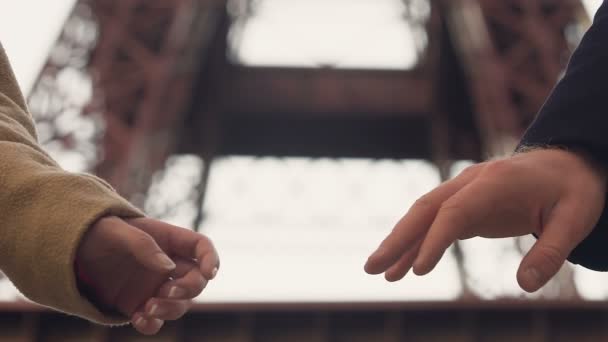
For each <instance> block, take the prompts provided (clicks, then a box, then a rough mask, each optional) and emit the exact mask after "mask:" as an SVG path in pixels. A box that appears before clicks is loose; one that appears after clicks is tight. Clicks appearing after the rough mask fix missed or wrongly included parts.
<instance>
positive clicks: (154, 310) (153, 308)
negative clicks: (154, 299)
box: [148, 304, 158, 316]
mask: <svg viewBox="0 0 608 342" xmlns="http://www.w3.org/2000/svg"><path fill="white" fill-rule="evenodd" d="M157 313H158V304H153V305H152V306H151V307H150V310H148V315H149V316H154V315H156V314H157Z"/></svg>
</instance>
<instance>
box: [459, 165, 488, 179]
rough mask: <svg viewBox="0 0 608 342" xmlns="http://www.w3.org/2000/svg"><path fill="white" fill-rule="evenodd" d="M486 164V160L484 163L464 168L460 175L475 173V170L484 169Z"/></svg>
mask: <svg viewBox="0 0 608 342" xmlns="http://www.w3.org/2000/svg"><path fill="white" fill-rule="evenodd" d="M485 165H486V163H485V162H484V163H478V164H474V165H470V166H467V167H466V168H464V170H462V172H461V173H460V175H462V176H465V175H469V174H471V173H475V172H477V171H479V170H480V169H482V168H483V167H484V166H485Z"/></svg>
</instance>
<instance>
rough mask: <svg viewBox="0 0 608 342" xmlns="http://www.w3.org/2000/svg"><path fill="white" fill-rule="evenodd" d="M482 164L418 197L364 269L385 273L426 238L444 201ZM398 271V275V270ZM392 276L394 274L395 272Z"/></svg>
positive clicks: (368, 271) (372, 272)
mask: <svg viewBox="0 0 608 342" xmlns="http://www.w3.org/2000/svg"><path fill="white" fill-rule="evenodd" d="M480 167H481V164H478V165H475V166H474V167H471V168H469V169H467V170H465V172H463V173H461V174H460V175H459V176H458V177H456V178H454V179H452V180H450V181H447V182H445V183H443V184H441V185H440V186H439V187H437V188H436V189H434V190H433V191H431V192H429V193H427V194H426V195H424V196H422V197H421V198H420V199H419V200H418V201H416V203H415V204H414V205H413V206H412V207H411V208H410V210H409V211H408V212H407V214H405V216H404V217H403V218H402V219H401V220H400V221H399V222H398V223H397V224H396V225H395V228H393V230H392V232H391V233H390V234H389V235H388V236H387V237H386V239H384V241H382V243H381V244H380V247H378V249H377V250H376V251H375V252H374V253H373V254H372V255H371V256H370V257H369V259H368V260H367V263H366V264H365V271H366V272H367V273H370V274H379V273H383V272H385V271H386V270H387V269H389V268H390V267H391V266H393V265H394V264H395V263H397V262H399V260H400V258H401V257H402V256H403V255H404V254H406V253H410V252H411V251H412V250H414V249H415V248H416V247H417V243H418V241H420V240H422V239H423V238H424V236H425V235H426V233H427V231H428V229H429V227H430V226H431V224H432V223H433V221H434V220H435V216H436V215H437V212H438V211H439V209H440V207H441V205H442V203H443V202H445V201H446V200H448V199H449V198H450V197H452V196H453V195H454V194H456V193H457V192H458V191H459V190H460V189H462V188H463V187H464V186H466V185H467V184H469V183H470V182H471V181H472V180H473V179H474V178H475V177H476V176H477V174H478V173H479V170H480ZM414 254H415V253H414ZM407 263H408V262H406V260H405V261H402V264H404V265H406V264H407ZM401 268H402V267H401ZM401 268H399V270H401ZM401 271H402V270H401ZM401 271H400V272H401ZM395 272H396V273H395V277H396V276H398V275H399V274H398V273H399V272H397V271H395ZM389 277H390V278H392V275H390V276H389Z"/></svg>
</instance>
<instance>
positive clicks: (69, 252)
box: [0, 47, 141, 323]
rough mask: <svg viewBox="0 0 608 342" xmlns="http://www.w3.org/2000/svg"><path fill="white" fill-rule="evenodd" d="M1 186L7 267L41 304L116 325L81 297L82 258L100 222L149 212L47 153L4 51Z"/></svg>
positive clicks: (1, 239) (0, 223)
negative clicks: (86, 237)
mask: <svg viewBox="0 0 608 342" xmlns="http://www.w3.org/2000/svg"><path fill="white" fill-rule="evenodd" d="M0 189H2V190H1V191H0V217H1V218H2V219H1V220H0V269H2V271H3V272H4V273H5V274H6V275H7V276H8V277H9V278H10V279H11V280H12V281H13V283H14V284H15V285H16V286H17V288H18V289H19V290H20V291H21V292H22V293H23V294H24V295H25V296H26V297H28V298H30V299H32V300H34V301H36V302H38V303H40V304H43V305H47V306H50V307H53V308H55V309H58V310H62V311H65V312H68V313H71V314H76V315H80V316H84V317H86V318H89V319H92V320H96V321H101V322H107V323H110V322H115V320H113V319H112V318H111V317H106V316H104V315H102V314H101V313H100V312H98V310H96V308H94V307H93V306H92V305H90V303H88V302H87V301H86V300H84V298H82V297H81V295H80V293H79V292H78V290H77V286H76V280H75V275H74V268H73V263H74V255H75V254H76V249H77V247H78V244H79V242H80V239H81V237H82V236H83V234H84V233H85V232H86V231H87V229H88V228H89V226H90V225H91V223H92V222H94V221H95V220H96V219H97V218H99V217H101V216H104V215H118V216H122V217H135V216H140V215H141V213H140V212H139V211H138V210H137V209H136V208H134V207H132V206H131V205H130V204H129V203H128V202H127V201H125V200H124V199H122V198H121V197H120V196H118V195H117V194H116V193H115V192H114V191H113V190H112V189H111V188H110V187H109V186H108V185H107V184H105V183H104V182H102V181H101V180H99V179H97V178H96V177H94V176H91V175H84V174H73V173H69V172H66V171H64V170H62V169H61V168H60V167H59V166H58V165H57V163H55V162H54V161H53V160H52V159H51V158H50V157H49V156H48V155H47V154H46V153H45V152H44V151H43V150H42V148H41V147H40V146H39V145H38V143H37V138H36V132H35V129H34V124H33V121H32V119H31V116H30V115H29V113H28V112H27V108H26V106H25V102H24V100H23V97H22V96H21V93H20V92H19V88H18V87H17V83H16V81H15V78H14V76H13V74H12V71H11V69H10V66H9V65H8V61H7V59H6V56H5V55H4V53H3V51H2V49H1V47H0Z"/></svg>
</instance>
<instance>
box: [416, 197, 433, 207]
mask: <svg viewBox="0 0 608 342" xmlns="http://www.w3.org/2000/svg"><path fill="white" fill-rule="evenodd" d="M432 207H433V201H432V200H431V196H430V195H429V194H426V195H422V196H421V197H420V198H418V199H417V200H416V202H414V205H413V206H412V208H416V209H422V210H426V209H429V208H432Z"/></svg>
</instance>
